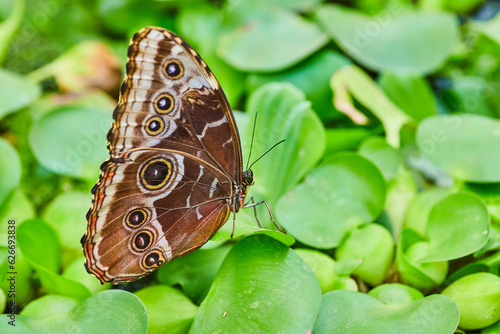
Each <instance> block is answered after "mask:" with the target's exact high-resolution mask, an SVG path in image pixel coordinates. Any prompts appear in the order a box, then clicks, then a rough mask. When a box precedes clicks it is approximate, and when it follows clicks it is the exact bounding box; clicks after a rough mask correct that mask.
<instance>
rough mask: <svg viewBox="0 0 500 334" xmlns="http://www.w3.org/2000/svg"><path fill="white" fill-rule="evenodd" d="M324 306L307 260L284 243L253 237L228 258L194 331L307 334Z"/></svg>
mask: <svg viewBox="0 0 500 334" xmlns="http://www.w3.org/2000/svg"><path fill="white" fill-rule="evenodd" d="M320 307H321V289H320V286H319V284H318V280H317V279H316V277H315V276H314V274H313V272H312V271H311V269H309V267H308V266H307V265H306V264H305V263H304V261H303V260H302V259H301V258H300V257H299V256H298V255H297V254H295V253H294V252H293V251H292V250H290V248H288V247H286V246H285V245H283V244H282V243H280V242H278V241H276V240H274V239H272V238H269V237H267V236H264V235H253V236H250V237H247V238H245V239H243V240H241V241H240V242H238V243H237V244H236V245H235V246H234V247H233V248H232V249H231V250H230V251H229V253H228V254H227V256H226V258H225V259H224V262H223V263H222V265H221V267H220V269H219V271H218V272H217V275H216V277H215V280H214V283H213V284H212V288H211V289H210V292H209V293H208V296H207V298H206V299H205V300H204V301H203V303H202V304H201V306H200V309H199V311H198V314H197V315H196V318H195V320H194V323H193V325H192V327H191V332H192V333H213V332H216V331H220V332H224V333H233V332H234V330H235V328H237V329H238V331H239V332H241V333H257V332H263V333H277V332H298V333H299V332H300V333H304V332H306V331H311V330H312V329H313V326H314V322H315V321H316V318H317V316H318V312H319V309H320Z"/></svg>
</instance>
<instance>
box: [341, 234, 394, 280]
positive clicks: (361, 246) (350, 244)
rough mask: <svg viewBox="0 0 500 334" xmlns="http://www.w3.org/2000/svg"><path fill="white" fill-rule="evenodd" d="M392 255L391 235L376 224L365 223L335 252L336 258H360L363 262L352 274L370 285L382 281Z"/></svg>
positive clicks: (392, 243)
mask: <svg viewBox="0 0 500 334" xmlns="http://www.w3.org/2000/svg"><path fill="white" fill-rule="evenodd" d="M393 256H394V242H393V240H392V235H391V233H390V232H389V231H388V230H387V229H386V228H384V227H382V226H380V225H378V224H367V225H364V226H361V227H359V228H357V229H355V230H354V231H352V232H351V234H350V235H349V236H348V237H347V238H346V240H345V241H344V242H343V243H342V244H341V245H340V246H339V248H337V251H336V252H335V257H336V258H337V260H341V259H345V258H352V259H361V260H362V261H363V262H362V263H361V265H360V266H359V267H357V268H356V270H354V272H353V274H354V275H356V276H358V277H360V278H361V279H363V280H364V281H366V282H367V283H368V284H370V285H372V286H376V285H379V284H381V283H382V282H383V281H384V279H385V278H386V276H387V274H388V271H389V267H390V265H391V263H392V259H393Z"/></svg>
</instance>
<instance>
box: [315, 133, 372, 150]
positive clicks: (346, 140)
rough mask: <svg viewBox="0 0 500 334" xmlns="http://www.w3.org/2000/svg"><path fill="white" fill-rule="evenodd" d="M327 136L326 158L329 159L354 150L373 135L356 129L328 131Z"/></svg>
mask: <svg viewBox="0 0 500 334" xmlns="http://www.w3.org/2000/svg"><path fill="white" fill-rule="evenodd" d="M325 134H326V147H325V154H324V156H325V157H327V156H329V155H331V154H333V153H338V152H341V151H349V150H354V149H355V148H356V147H358V145H359V144H360V143H361V142H362V141H363V139H365V138H366V137H368V136H370V135H371V134H372V133H371V131H369V130H366V129H363V128H360V127H356V128H347V129H343V128H337V129H326V133H325Z"/></svg>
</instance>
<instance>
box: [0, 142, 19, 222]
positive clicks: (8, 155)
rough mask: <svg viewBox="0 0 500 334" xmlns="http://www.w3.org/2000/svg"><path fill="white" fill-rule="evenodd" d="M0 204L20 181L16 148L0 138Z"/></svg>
mask: <svg viewBox="0 0 500 334" xmlns="http://www.w3.org/2000/svg"><path fill="white" fill-rule="evenodd" d="M0 155H1V156H2V159H0V205H2V204H3V202H4V201H5V200H6V199H7V197H8V196H9V194H10V193H11V192H12V191H13V190H14V189H15V188H16V187H17V186H18V185H19V182H20V181H21V159H20V158H19V154H18V153H17V151H16V149H14V147H12V145H11V144H10V143H9V142H8V141H6V140H5V139H3V138H0ZM2 232H3V231H2Z"/></svg>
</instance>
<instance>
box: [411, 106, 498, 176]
mask: <svg viewBox="0 0 500 334" xmlns="http://www.w3.org/2000/svg"><path fill="white" fill-rule="evenodd" d="M499 127H500V123H499V122H498V120H495V119H492V118H489V117H484V116H479V115H472V114H463V115H440V116H433V117H429V118H427V119H425V120H423V121H422V122H421V123H420V124H419V127H418V130H417V140H416V141H417V145H418V147H419V149H420V150H421V152H422V153H423V154H424V156H425V157H426V158H428V159H429V160H430V161H431V162H432V163H434V164H435V165H437V166H438V167H440V168H442V169H443V170H444V171H446V172H447V173H449V174H450V175H452V176H453V177H456V178H457V179H459V180H465V181H471V182H500V155H499V154H498V152H500V131H499V130H498V129H499Z"/></svg>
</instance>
